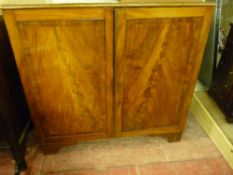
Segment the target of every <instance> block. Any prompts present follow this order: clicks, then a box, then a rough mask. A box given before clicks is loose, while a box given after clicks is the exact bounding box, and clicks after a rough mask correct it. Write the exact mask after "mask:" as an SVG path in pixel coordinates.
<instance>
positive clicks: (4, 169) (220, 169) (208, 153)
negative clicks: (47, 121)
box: [0, 115, 233, 175]
mask: <svg viewBox="0 0 233 175" xmlns="http://www.w3.org/2000/svg"><path fill="white" fill-rule="evenodd" d="M27 162H28V165H29V168H28V170H27V171H26V172H24V173H22V175H233V170H232V169H231V168H230V167H229V166H228V165H227V163H226V161H225V160H224V159H223V157H222V156H221V154H220V153H219V151H218V150H217V149H216V147H215V146H214V145H213V143H212V142H211V140H210V139H209V138H208V137H207V135H206V134H205V133H204V132H203V130H202V129H201V128H200V126H199V124H198V123H197V122H196V120H195V119H194V118H193V117H192V115H190V116H189V119H188V122H187V125H186V129H185V131H184V133H183V137H182V140H181V141H180V142H173V143H168V142H167V140H166V139H164V138H160V137H149V136H148V137H135V138H120V139H109V140H99V141H95V142H85V143H80V144H77V145H74V146H69V147H65V148H63V149H61V150H60V151H59V152H58V153H57V154H53V155H43V154H42V153H41V152H40V150H38V149H37V146H36V145H33V144H31V146H29V148H28V151H27ZM13 167H14V162H13V161H12V159H11V157H10V156H9V153H7V152H0V175H13Z"/></svg>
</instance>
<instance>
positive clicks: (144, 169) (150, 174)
mask: <svg viewBox="0 0 233 175" xmlns="http://www.w3.org/2000/svg"><path fill="white" fill-rule="evenodd" d="M139 172H140V175H177V174H176V172H175V171H174V169H173V166H172V165H170V164H169V163H160V164H149V165H144V166H141V167H139Z"/></svg>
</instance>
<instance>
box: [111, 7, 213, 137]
mask: <svg viewBox="0 0 233 175" xmlns="http://www.w3.org/2000/svg"><path fill="white" fill-rule="evenodd" d="M116 13H117V24H116V26H117V27H116V28H117V30H116V31H117V34H116V35H117V44H116V48H117V50H116V60H117V61H116V62H117V64H116V73H117V74H116V86H117V91H116V97H117V99H116V100H117V110H116V118H115V123H116V133H117V135H123V136H129V135H144V134H165V133H166V134H168V133H173V134H175V133H176V134H177V137H179V134H180V133H181V132H182V130H183V127H184V124H185V120H186V117H187V116H188V109H189V105H190V101H191V97H192V92H193V87H194V84H195V80H196V76H197V73H198V70H199V65H200V63H201V57H202V53H203V49H204V45H205V41H206V35H207V33H208V28H209V22H210V19H209V18H210V16H211V10H210V9H208V8H203V7H193V8H190V7H186V8H185V7H183V8H128V9H118V10H117V12H116ZM171 139H172V138H171Z"/></svg>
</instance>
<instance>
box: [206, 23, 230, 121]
mask: <svg viewBox="0 0 233 175" xmlns="http://www.w3.org/2000/svg"><path fill="white" fill-rule="evenodd" d="M209 94H210V95H211V96H212V97H213V98H214V100H215V101H216V102H217V104H218V105H219V107H220V108H221V110H222V111H223V112H224V114H225V115H226V120H227V122H229V123H233V24H231V28H230V31H229V33H228V36H227V41H226V46H225V48H224V49H223V52H222V56H221V59H220V61H219V64H218V67H217V69H216V71H215V75H214V79H213V83H212V85H211V88H210V90H209Z"/></svg>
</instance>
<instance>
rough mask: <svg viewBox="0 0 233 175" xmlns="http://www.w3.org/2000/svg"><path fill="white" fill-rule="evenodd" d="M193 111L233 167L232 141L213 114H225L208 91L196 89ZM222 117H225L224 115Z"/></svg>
mask: <svg viewBox="0 0 233 175" xmlns="http://www.w3.org/2000/svg"><path fill="white" fill-rule="evenodd" d="M191 112H192V113H193V115H194V116H195V118H196V119H197V121H198V122H199V123H200V125H201V126H202V127H203V129H204V130H205V131H206V133H207V134H208V135H209V137H210V139H211V140H212V141H213V143H214V144H215V145H216V147H217V148H218V149H219V151H220V152H221V153H222V155H223V157H224V158H225V160H226V161H227V162H228V164H229V165H230V167H231V168H232V169H233V145H232V142H231V141H230V140H229V138H228V137H227V136H226V134H225V133H224V132H223V130H222V129H221V128H220V126H219V123H218V122H216V120H215V118H216V117H213V115H218V116H217V117H219V115H223V114H222V112H221V111H220V109H219V108H218V107H217V105H216V104H215V102H214V101H213V100H212V99H211V98H210V97H209V96H208V94H207V92H206V91H196V92H195V93H194V96H193V100H192V105H191ZM220 117H222V118H223V119H224V115H223V116H220ZM232 128H233V126H232ZM231 134H232V133H231Z"/></svg>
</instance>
